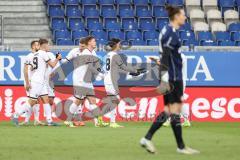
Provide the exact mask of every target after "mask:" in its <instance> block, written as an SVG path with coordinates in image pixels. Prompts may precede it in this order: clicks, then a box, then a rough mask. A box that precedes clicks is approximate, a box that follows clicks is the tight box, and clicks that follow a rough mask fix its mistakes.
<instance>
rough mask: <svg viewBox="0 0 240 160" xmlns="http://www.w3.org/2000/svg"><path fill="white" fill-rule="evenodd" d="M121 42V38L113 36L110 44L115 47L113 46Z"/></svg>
mask: <svg viewBox="0 0 240 160" xmlns="http://www.w3.org/2000/svg"><path fill="white" fill-rule="evenodd" d="M119 42H121V40H120V39H118V38H112V39H110V41H109V42H108V45H109V46H110V47H111V48H113V47H115V46H116V44H118V43H119Z"/></svg>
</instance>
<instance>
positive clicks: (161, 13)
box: [153, 7, 168, 18]
mask: <svg viewBox="0 0 240 160" xmlns="http://www.w3.org/2000/svg"><path fill="white" fill-rule="evenodd" d="M153 16H154V17H158V18H159V17H161V18H168V13H167V11H166V9H165V8H162V7H158V8H154V9H153Z"/></svg>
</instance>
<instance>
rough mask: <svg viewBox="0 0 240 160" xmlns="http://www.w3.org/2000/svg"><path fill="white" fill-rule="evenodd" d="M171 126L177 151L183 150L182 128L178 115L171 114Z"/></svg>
mask: <svg viewBox="0 0 240 160" xmlns="http://www.w3.org/2000/svg"><path fill="white" fill-rule="evenodd" d="M171 125H172V130H173V133H174V136H175V138H176V141H177V146H178V148H179V149H183V148H185V145H184V142H183V138H182V126H181V121H180V115H177V114H171Z"/></svg>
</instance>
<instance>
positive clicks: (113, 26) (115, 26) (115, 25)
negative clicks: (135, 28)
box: [105, 21, 121, 31]
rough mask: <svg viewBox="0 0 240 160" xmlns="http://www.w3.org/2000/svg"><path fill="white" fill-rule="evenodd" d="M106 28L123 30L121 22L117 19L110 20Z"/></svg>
mask: <svg viewBox="0 0 240 160" xmlns="http://www.w3.org/2000/svg"><path fill="white" fill-rule="evenodd" d="M105 29H106V30H108V31H115V30H121V24H120V23H118V22H115V21H110V22H108V23H106V25H105Z"/></svg>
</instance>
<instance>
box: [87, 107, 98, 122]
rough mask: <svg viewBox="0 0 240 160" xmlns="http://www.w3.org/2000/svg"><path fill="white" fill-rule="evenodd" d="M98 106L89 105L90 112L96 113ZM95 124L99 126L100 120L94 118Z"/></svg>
mask: <svg viewBox="0 0 240 160" xmlns="http://www.w3.org/2000/svg"><path fill="white" fill-rule="evenodd" d="M97 107H98V106H97V105H96V104H89V110H90V112H91V111H95V109H96V108H97ZM92 115H94V113H92ZM93 120H94V124H97V123H98V119H97V118H94V119H93Z"/></svg>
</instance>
